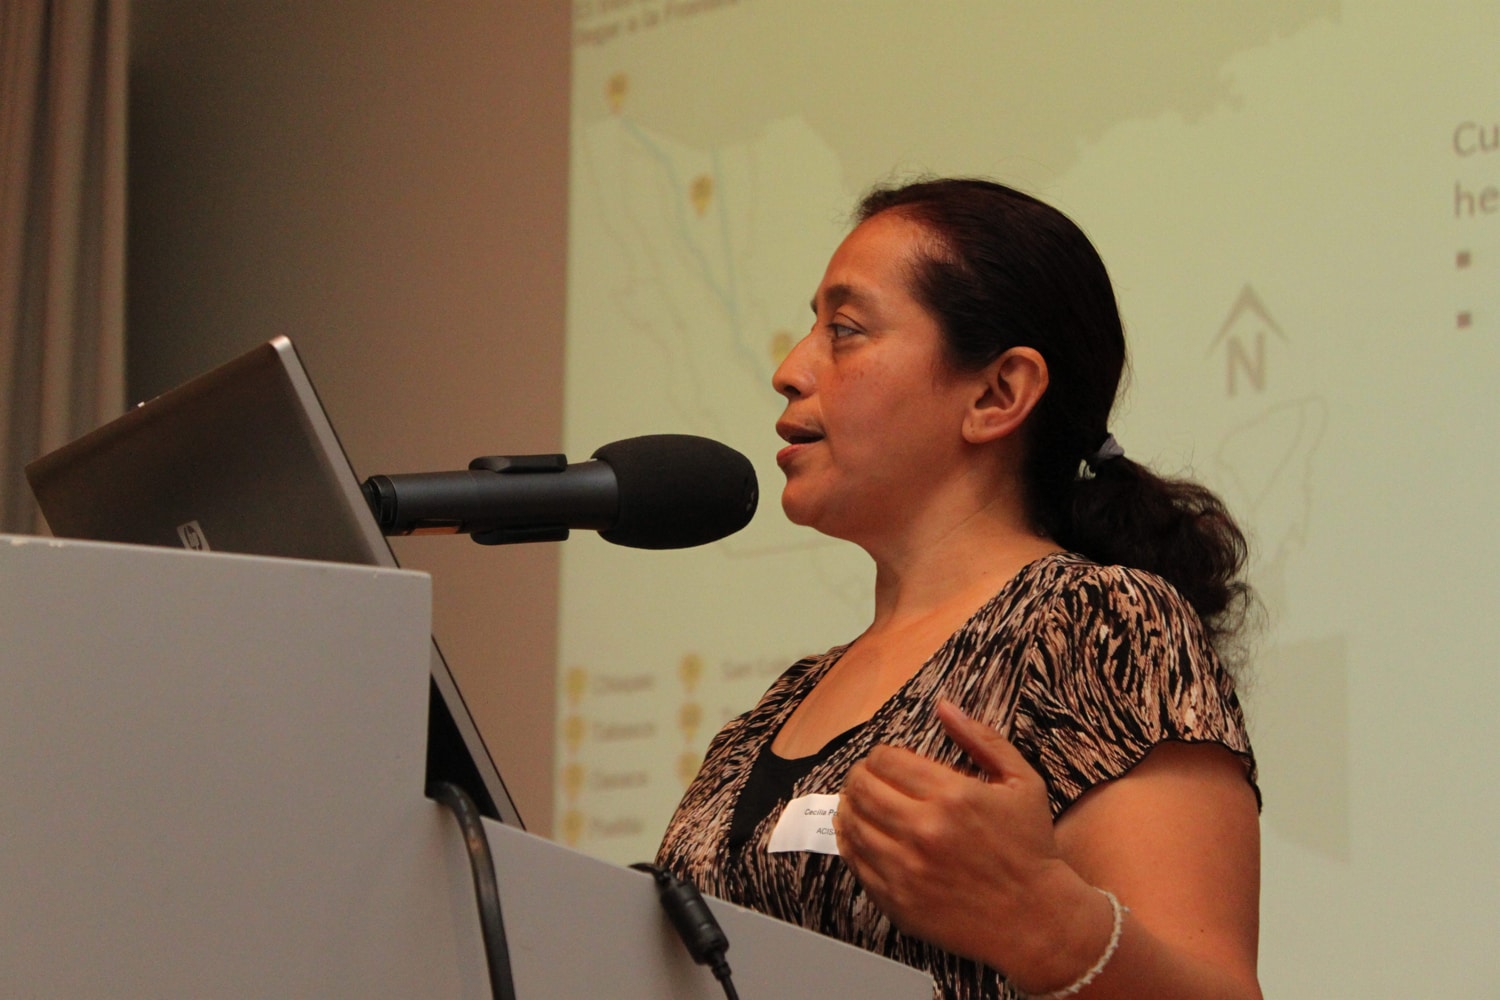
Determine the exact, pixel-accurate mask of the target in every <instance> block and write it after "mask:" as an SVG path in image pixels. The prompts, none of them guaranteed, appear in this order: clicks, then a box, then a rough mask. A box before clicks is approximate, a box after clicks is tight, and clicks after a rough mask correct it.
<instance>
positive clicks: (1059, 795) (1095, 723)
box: [1014, 566, 1260, 816]
mask: <svg viewBox="0 0 1500 1000" xmlns="http://www.w3.org/2000/svg"><path fill="white" fill-rule="evenodd" d="M1036 638H1037V641H1036V645H1035V646H1034V647H1033V649H1032V650H1031V655H1030V656H1029V660H1030V664H1029V666H1028V670H1027V678H1026V680H1025V681H1024V682H1023V686H1022V693H1021V698H1020V701H1019V704H1018V705H1017V713H1016V720H1015V730H1014V736H1015V743H1016V746H1017V748H1018V749H1020V750H1021V751H1022V753H1024V754H1026V756H1027V757H1028V758H1030V759H1031V761H1032V762H1033V764H1034V765H1035V766H1036V767H1037V769H1038V770H1039V771H1040V772H1041V774H1042V775H1043V777H1044V778H1045V779H1046V781H1047V786H1048V792H1049V795H1050V797H1051V800H1052V813H1053V815H1054V816H1057V815H1060V814H1061V813H1062V812H1063V811H1064V810H1066V809H1067V808H1068V807H1069V806H1070V805H1072V804H1073V803H1074V802H1075V801H1077V799H1078V798H1079V797H1080V796H1081V795H1083V793H1084V792H1086V791H1088V790H1089V789H1090V788H1093V787H1094V786H1095V785H1098V784H1101V783H1103V782H1106V781H1111V780H1113V779H1115V778H1118V777H1121V776H1122V775H1124V774H1125V773H1126V772H1127V771H1129V770H1130V769H1131V768H1132V767H1134V766H1135V765H1136V764H1138V763H1140V762H1141V760H1143V759H1144V758H1145V756H1146V754H1147V753H1149V752H1150V751H1151V749H1152V748H1153V747H1155V746H1157V745H1158V744H1160V743H1164V742H1167V741H1171V740H1178V741H1182V742H1187V743H1218V744H1221V745H1223V746H1225V747H1227V748H1228V749H1229V750H1231V751H1233V752H1234V753H1235V754H1236V755H1238V756H1239V757H1240V758H1241V760H1243V761H1244V764H1245V774H1246V779H1247V780H1248V781H1249V782H1250V784H1251V786H1252V788H1255V759H1254V757H1253V755H1252V753H1251V749H1250V741H1249V737H1248V736H1247V734H1246V732H1245V720H1244V715H1243V713H1242V711H1241V709H1240V703H1239V699H1238V697H1237V696H1236V694H1235V690H1234V681H1233V679H1232V678H1231V677H1230V676H1229V674H1228V672H1227V671H1226V670H1225V669H1224V668H1223V666H1222V665H1221V664H1220V663H1219V659H1218V657H1217V656H1216V655H1215V653H1214V651H1213V647H1212V646H1210V645H1209V642H1208V639H1207V636H1206V634H1205V632H1204V629H1203V625H1202V623H1201V622H1200V621H1199V619H1198V616H1197V614H1196V613H1195V612H1194V611H1193V609H1192V607H1191V606H1190V605H1188V604H1187V602H1186V601H1185V600H1184V599H1183V598H1182V597H1181V596H1180V595H1179V594H1178V593H1177V592H1176V591H1175V590H1174V589H1172V587H1171V586H1170V585H1168V584H1167V583H1166V582H1164V581H1163V580H1161V579H1160V578H1158V577H1155V576H1153V575H1151V574H1149V573H1143V572H1141V571H1138V570H1131V569H1127V568H1125V567H1121V566H1089V567H1087V568H1086V569H1084V570H1083V571H1082V572H1080V574H1079V575H1078V576H1077V577H1075V578H1074V580H1072V581H1070V583H1069V584H1068V585H1067V586H1064V587H1063V588H1061V589H1060V590H1059V591H1058V593H1057V595H1056V598H1055V603H1054V604H1053V606H1052V607H1051V608H1050V609H1049V610H1048V613H1047V614H1046V615H1045V616H1044V620H1043V622H1042V627H1041V628H1040V630H1039V631H1038V633H1037V637H1036ZM1255 793H1256V799H1257V801H1259V797H1260V790H1259V789H1258V788H1256V789H1255Z"/></svg>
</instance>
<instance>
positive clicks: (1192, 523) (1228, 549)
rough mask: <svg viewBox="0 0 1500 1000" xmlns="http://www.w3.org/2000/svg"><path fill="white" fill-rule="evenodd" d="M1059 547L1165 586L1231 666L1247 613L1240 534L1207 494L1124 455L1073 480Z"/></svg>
mask: <svg viewBox="0 0 1500 1000" xmlns="http://www.w3.org/2000/svg"><path fill="white" fill-rule="evenodd" d="M1071 493H1072V496H1071V498H1070V503H1069V509H1068V516H1067V518H1066V522H1065V524H1064V525H1062V526H1061V530H1060V531H1059V532H1058V536H1056V537H1054V541H1056V542H1057V543H1058V544H1059V545H1061V546H1063V547H1064V548H1067V549H1070V550H1072V551H1074V552H1077V553H1079V554H1080V555H1085V556H1087V557H1089V558H1090V559H1092V560H1094V561H1095V562H1098V563H1104V564H1110V565H1116V564H1117V565H1121V566H1130V567H1132V568H1135V569H1141V570H1145V571H1146V572H1148V573H1154V574H1156V575H1157V576H1160V577H1161V578H1162V579H1164V580H1166V581H1167V582H1168V583H1170V584H1171V585H1172V586H1173V587H1174V588H1175V589H1176V590H1177V592H1178V593H1180V594H1181V595H1182V596H1183V598H1184V599H1186V600H1187V602H1188V603H1189V604H1191V605H1192V606H1193V610H1195V611H1196V612H1197V613H1198V617H1199V618H1200V619H1202V621H1203V625H1204V628H1205V629H1206V630H1207V633H1208V637H1209V639H1210V641H1211V642H1212V643H1213V644H1214V646H1215V648H1217V649H1218V650H1219V652H1220V654H1221V655H1222V656H1224V657H1225V658H1226V659H1231V658H1232V657H1231V656H1230V653H1231V651H1232V650H1233V648H1234V640H1235V638H1236V637H1237V636H1238V634H1239V633H1240V631H1241V629H1242V627H1243V626H1244V624H1245V620H1246V617H1247V614H1248V613H1249V612H1250V611H1251V609H1252V608H1253V607H1254V598H1253V595H1252V593H1251V590H1250V585H1249V584H1248V583H1246V582H1245V581H1244V579H1243V573H1244V570H1245V563H1246V561H1247V559H1248V555H1249V551H1248V547H1247V545H1246V543H1245V535H1244V533H1243V532H1242V531H1241V530H1240V528H1239V526H1238V525H1236V524H1235V522H1234V518H1233V517H1231V516H1230V514H1229V511H1228V510H1227V509H1226V508H1225V506H1224V502H1223V501H1222V500H1220V499H1219V498H1218V496H1216V495H1215V494H1214V493H1213V491H1211V490H1209V489H1208V488H1207V487H1204V486H1201V485H1199V484H1198V483H1195V482H1192V481H1190V480H1186V479H1169V478H1165V477H1162V476H1158V475H1157V474H1156V473H1154V472H1152V471H1151V470H1150V469H1148V468H1147V467H1146V466H1144V465H1140V464H1138V463H1136V462H1133V461H1131V460H1130V459H1128V458H1125V457H1123V456H1120V457H1115V458H1110V459H1108V460H1106V461H1102V462H1099V463H1097V464H1096V465H1095V466H1094V468H1092V469H1091V470H1089V471H1088V472H1086V473H1084V474H1083V475H1080V476H1078V477H1077V478H1075V479H1074V480H1073V487H1072V491H1071Z"/></svg>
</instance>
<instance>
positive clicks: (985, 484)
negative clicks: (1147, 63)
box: [658, 180, 1260, 1000]
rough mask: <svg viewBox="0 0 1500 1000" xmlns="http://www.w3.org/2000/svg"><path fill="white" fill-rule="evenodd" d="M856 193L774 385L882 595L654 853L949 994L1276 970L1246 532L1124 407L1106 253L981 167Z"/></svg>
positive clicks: (801, 464)
mask: <svg viewBox="0 0 1500 1000" xmlns="http://www.w3.org/2000/svg"><path fill="white" fill-rule="evenodd" d="M857 218H858V220H859V222H858V225H857V226H856V227H855V229H854V230H853V231H852V232H851V233H850V234H849V236H848V237H847V238H846V239H845V240H844V242H843V243H842V244H841V245H840V246H839V248H838V250H837V251H836V252H835V253H834V255H833V258H832V260H830V261H829V264H828V268H827V271H826V272H825V273H824V275H823V280H822V282H821V283H820V284H819V285H818V288H817V291H816V294H815V295H814V297H813V300H812V308H813V313H814V321H813V325H812V329H811V331H810V332H809V333H808V334H807V336H806V337H804V338H803V339H802V340H801V341H800V342H799V343H798V344H797V345H796V346H795V347H794V348H793V350H792V351H791V353H790V354H789V355H788V356H787V358H786V360H785V361H784V362H783V363H782V364H781V366H780V367H779V368H778V369H777V371H776V374H775V376H774V379H773V385H774V387H775V389H776V391H777V392H779V393H780V394H781V395H782V396H783V397H785V399H786V409H785V412H784V414H783V415H782V417H781V419H780V420H779V421H778V422H777V425H776V429H777V431H778V433H779V434H780V436H781V437H782V438H783V439H784V440H785V442H786V446H785V447H784V448H783V449H782V450H781V451H780V453H779V454H778V455H777V462H778V464H779V465H780V467H781V469H782V470H783V472H784V473H785V475H786V486H785V488H784V490H783V493H782V506H783V508H784V509H785V511H786V513H787V516H788V517H790V518H791V520H792V521H794V522H796V523H797V524H801V525H806V526H809V527H812V528H815V529H817V530H818V531H821V532H823V533H825V534H828V535H831V536H834V537H837V538H842V539H846V540H848V541H850V542H853V543H855V544H856V545H859V546H860V547H861V548H863V549H864V550H865V551H866V552H868V553H869V554H870V556H871V558H872V559H873V560H874V562H875V572H876V576H875V613H874V618H873V620H872V621H871V623H870V625H869V627H868V628H867V629H866V630H865V631H864V632H862V633H861V634H860V635H859V636H858V637H856V638H855V639H854V640H853V641H852V642H850V643H848V644H847V645H842V646H838V647H836V648H834V649H831V650H829V651H828V652H826V653H820V654H818V655H815V656H809V657H807V658H806V659H804V660H801V661H800V662H798V663H796V664H795V665H793V666H792V667H791V668H790V669H789V670H787V672H786V673H785V674H783V675H782V676H781V677H780V678H779V679H778V680H777V681H776V682H775V683H774V684H773V685H772V686H771V688H770V690H769V691H767V692H766V694H765V696H764V697H763V698H762V699H761V701H760V703H759V704H758V705H756V706H755V707H754V708H753V709H751V710H750V711H749V712H747V713H745V714H744V715H742V716H740V717H739V718H737V719H735V720H733V721H731V722H730V723H729V724H728V725H727V726H726V727H725V728H724V730H723V731H722V732H720V733H719V734H718V736H717V737H715V739H714V740H713V742H712V744H711V745H710V746H709V749H708V753H707V755H706V758H705V761H704V764H703V767H702V770H701V771H700V772H699V774H698V776H697V777H696V778H695V779H694V781H693V782H692V784H691V785H690V786H689V787H688V789H687V792H686V794H685V796H684V798H683V800H682V804H681V805H680V806H679V808H678V810H677V813H676V815H675V816H674V817H673V819H672V821H671V823H670V825H669V826H668V829H667V832H666V836H665V839H664V841H663V843H662V846H661V851H660V854H659V856H658V863H659V864H661V865H662V866H664V867H667V868H670V869H672V870H673V871H675V872H676V873H677V874H678V875H679V876H681V877H683V878H685V879H688V880H689V881H692V882H693V883H695V884H696V885H698V886H699V887H700V888H701V889H703V890H704V891H707V892H710V893H713V894H714V895H717V896H719V897H721V898H723V899H726V900H730V901H732V902H735V903H739V904H741V905H744V906H748V907H751V908H753V909H756V910H759V911H761V912H764V913H767V914H770V915H772V916H775V917H779V918H782V919H784V920H788V921H790V922H792V923H795V924H799V925H801V926H803V927H807V928H810V929H813V930H816V931H820V932H822V933H824V934H828V935H831V936H833V937H836V938H839V939H841V940H844V941H847V942H849V943H851V944H855V945H858V946H860V947H863V948H867V949H869V950H871V951H875V952H878V953H880V954H883V955H887V956H889V957H891V958H894V959H897V960H899V961H902V962H906V963H908V964H910V965H914V966H918V967H920V968H923V969H925V970H927V971H928V972H930V973H931V974H932V976H933V977H934V979H935V980H936V983H937V987H938V993H939V995H941V996H945V997H961V998H970V997H975V998H977V997H1023V996H1030V997H1068V996H1078V997H1086V998H1100V1000H1103V998H1112V997H1130V998H1145V997H1149V998H1152V1000H1168V998H1172V997H1184V998H1186V997H1191V998H1194V1000H1203V998H1210V997H1226V998H1227V997H1258V996H1259V995H1260V991H1259V986H1258V984H1257V978H1256V940H1257V919H1258V904H1259V852H1260V848H1259V829H1258V792H1257V790H1256V787H1255V765H1254V759H1253V757H1252V756H1251V751H1250V745H1249V741H1248V739H1247V738H1246V735H1245V728H1244V720H1243V718H1242V715H1241V711H1240V706H1239V703H1238V701H1237V699H1236V696H1235V692H1234V683H1233V680H1232V678H1231V676H1230V674H1229V673H1228V671H1227V669H1226V667H1225V665H1224V663H1225V660H1226V658H1227V657H1226V653H1227V652H1228V651H1230V650H1231V649H1233V647H1234V640H1235V639H1236V636H1237V631H1238V628H1239V626H1240V625H1241V623H1242V621H1243V619H1244V610H1245V607H1246V605H1247V602H1249V601H1250V595H1249V591H1248V588H1247V586H1246V585H1245V584H1244V582H1243V581H1242V580H1241V579H1240V574H1241V572H1242V569H1243V565H1244V561H1245V544H1244V538H1243V536H1242V535H1241V533H1240V532H1239V530H1238V529H1237V528H1236V527H1235V525H1234V523H1233V521H1232V520H1231V519H1230V517H1229V516H1228V514H1227V513H1226V512H1225V510H1224V508H1223V506H1222V505H1221V504H1220V503H1219V501H1218V500H1217V498H1215V497H1214V496H1213V495H1212V494H1211V493H1209V492H1208V491H1207V490H1205V489H1203V488H1202V487H1200V486H1197V485H1195V484H1193V483H1190V482H1185V481H1181V480H1169V479H1164V478H1161V477H1158V476H1157V475H1155V474H1153V473H1152V472H1151V471H1150V470H1148V469H1147V468H1145V467H1144V466H1143V465H1141V464H1138V463H1136V462H1134V461H1132V460H1131V459H1130V458H1129V457H1127V456H1126V454H1125V452H1124V449H1123V448H1122V447H1121V446H1120V444H1119V443H1117V442H1116V440H1115V439H1114V437H1113V436H1112V435H1111V434H1110V427H1109V415H1110V411H1111V409H1112V407H1113V405H1114V401H1115V395H1116V392H1117V390H1118V388H1119V384H1120V379H1121V375H1122V373H1123V371H1124V367H1125V340H1124V335H1123V332H1122V330H1121V324H1120V318H1119V312H1118V309H1117V307H1116V305H1115V300H1114V293H1113V290H1112V289H1111V287H1110V283H1109V278H1108V276H1107V275H1106V273H1105V270H1104V266H1103V264H1102V262H1101V261H1100V260H1099V257H1098V255H1097V253H1096V252H1095V251H1094V248H1093V247H1092V246H1091V245H1090V243H1089V241H1088V239H1087V238H1086V237H1085V236H1084V235H1083V233H1082V232H1081V231H1080V230H1079V229H1078V228H1077V227H1076V226H1075V225H1074V224H1073V223H1072V222H1071V221H1069V220H1068V219H1067V218H1066V217H1065V216H1063V215H1062V214H1061V213H1059V212H1057V211H1056V210H1054V209H1052V208H1050V207H1048V206H1046V205H1044V204H1042V203H1040V202H1038V201H1036V200H1035V199H1032V198H1030V197H1027V196H1025V195H1022V194H1020V193H1018V192H1015V191H1013V190H1010V189H1008V188H1005V187H1002V186H1000V185H998V184H993V183H990V182H986V181H976V180H939V181H928V182H922V183H917V184H912V185H908V186H905V187H901V188H895V189H882V190H877V191H875V192H874V193H873V194H871V195H869V196H868V197H867V198H866V199H865V200H864V202H863V203H862V204H861V206H860V208H859V211H858V213H857Z"/></svg>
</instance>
